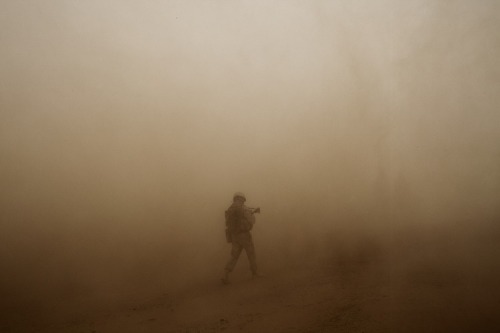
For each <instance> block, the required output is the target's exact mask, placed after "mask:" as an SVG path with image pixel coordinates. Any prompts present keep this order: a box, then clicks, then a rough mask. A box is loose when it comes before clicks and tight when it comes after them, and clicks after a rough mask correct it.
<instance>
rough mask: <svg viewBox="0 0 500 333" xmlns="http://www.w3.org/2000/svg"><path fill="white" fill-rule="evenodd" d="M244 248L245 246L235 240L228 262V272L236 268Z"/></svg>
mask: <svg viewBox="0 0 500 333" xmlns="http://www.w3.org/2000/svg"><path fill="white" fill-rule="evenodd" d="M242 250H243V247H242V246H241V244H240V243H239V242H236V241H234V240H233V243H232V248H231V258H229V261H228V262H227V264H226V272H227V273H229V272H232V271H233V269H234V266H235V265H236V263H237V262H238V258H239V257H240V254H241V251H242Z"/></svg>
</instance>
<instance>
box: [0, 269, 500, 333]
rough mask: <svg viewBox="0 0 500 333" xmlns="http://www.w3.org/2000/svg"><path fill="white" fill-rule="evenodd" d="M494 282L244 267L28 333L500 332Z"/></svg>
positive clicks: (429, 274)
mask: <svg viewBox="0 0 500 333" xmlns="http://www.w3.org/2000/svg"><path fill="white" fill-rule="evenodd" d="M485 283H486V284H485ZM490 283H491V286H489V285H488V283H487V282H486V280H484V281H483V283H481V284H474V283H472V282H471V281H469V280H467V279H464V278H462V277H460V276H457V274H453V273H452V272H446V271H444V270H440V269H437V268H432V267H427V268H425V267H423V268H420V269H416V270H413V271H406V272H403V273H402V272H398V271H396V270H395V269H394V268H393V267H391V265H390V264H387V263H348V264H346V263H335V264H329V263H324V264H322V265H313V266H311V267H307V268H305V267H302V268H295V269H290V270H287V271H279V272H269V273H268V274H267V275H266V276H264V277H262V278H259V279H257V280H252V279H250V278H249V277H248V276H247V275H246V272H244V271H243V270H240V271H239V272H236V273H235V274H234V276H233V280H232V283H231V285H229V286H224V285H222V284H220V282H219V281H218V280H217V279H215V278H214V279H213V280H211V281H206V282H202V283H198V284H196V285H192V286H190V287H188V288H186V289H185V290H182V291H176V292H172V293H166V294H163V295H157V297H153V298H150V299H148V300H142V301H138V302H136V303H134V304H127V305H123V304H122V306H121V307H116V308H114V309H108V310H106V311H102V312H101V313H97V312H96V313H94V314H92V315H88V314H87V315H85V316H81V317H78V316H76V317H75V318H74V319H73V320H69V321H68V320H65V321H54V322H52V323H48V324H45V325H42V326H40V325H39V326H31V327H30V328H28V329H27V328H24V329H23V330H22V331H30V330H31V331H34V332H58V333H59V332H88V333H92V332H95V333H99V332H120V333H125V332H472V331H481V332H498V328H499V327H500V319H498V317H497V316H496V310H497V309H499V308H500V301H499V300H500V298H497V296H498V291H496V289H494V284H495V282H494V281H490ZM489 287H492V288H493V289H489ZM17 331H18V330H17V329H16V328H14V327H12V328H11V330H10V332H17ZM8 332H9V331H8Z"/></svg>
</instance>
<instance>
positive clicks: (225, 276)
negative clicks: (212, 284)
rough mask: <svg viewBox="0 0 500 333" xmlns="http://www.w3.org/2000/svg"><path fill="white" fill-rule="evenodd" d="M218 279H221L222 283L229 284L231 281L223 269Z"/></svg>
mask: <svg viewBox="0 0 500 333" xmlns="http://www.w3.org/2000/svg"><path fill="white" fill-rule="evenodd" d="M220 280H221V281H222V284H230V283H231V282H229V272H228V271H225V272H224V275H223V276H222V278H221V279H220Z"/></svg>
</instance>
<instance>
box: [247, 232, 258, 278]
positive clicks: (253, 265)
mask: <svg viewBox="0 0 500 333" xmlns="http://www.w3.org/2000/svg"><path fill="white" fill-rule="evenodd" d="M245 252H246V254H247V257H248V262H249V264H250V270H251V271H252V274H253V275H257V259H256V256H255V246H254V245H253V241H252V240H251V239H250V240H249V241H248V242H246V244H245Z"/></svg>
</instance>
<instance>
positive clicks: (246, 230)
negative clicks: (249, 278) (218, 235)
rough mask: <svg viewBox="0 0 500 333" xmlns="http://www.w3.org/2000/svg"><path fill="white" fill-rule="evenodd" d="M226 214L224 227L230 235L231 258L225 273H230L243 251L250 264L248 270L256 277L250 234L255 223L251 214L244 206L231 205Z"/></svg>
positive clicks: (253, 250) (253, 248)
mask: <svg viewBox="0 0 500 333" xmlns="http://www.w3.org/2000/svg"><path fill="white" fill-rule="evenodd" d="M227 214H228V218H227V220H226V227H227V228H228V231H229V234H230V241H231V243H232V249H231V258H230V259H229V261H228V262H227V264H226V272H231V271H232V270H233V269H234V266H235V265H236V262H237V261H238V258H239V257H240V254H241V251H243V250H245V252H246V254H247V257H248V261H249V263H250V270H251V271H252V273H253V274H254V275H256V274H257V263H256V259H255V247H254V245H253V240H252V234H251V233H250V230H251V229H252V227H253V224H254V223H255V217H254V215H253V212H252V211H251V210H250V209H248V208H246V207H245V206H244V205H238V204H237V203H233V204H232V205H231V206H230V207H229V209H228V210H227Z"/></svg>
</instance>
